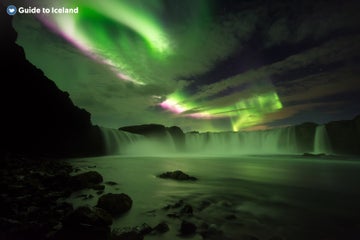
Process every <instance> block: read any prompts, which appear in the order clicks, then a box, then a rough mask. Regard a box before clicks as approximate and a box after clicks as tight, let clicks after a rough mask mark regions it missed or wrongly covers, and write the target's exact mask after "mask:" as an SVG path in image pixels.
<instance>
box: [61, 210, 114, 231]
mask: <svg viewBox="0 0 360 240" xmlns="http://www.w3.org/2000/svg"><path fill="white" fill-rule="evenodd" d="M111 224H112V217H111V215H110V214H109V213H108V212H106V211H105V210H104V209H101V208H97V207H94V208H92V209H91V208H90V207H79V208H77V209H75V210H74V211H73V212H71V213H70V214H69V215H67V216H66V217H65V218H64V220H63V225H64V226H65V227H68V226H71V227H74V226H75V227H77V226H79V225H91V226H97V227H106V226H110V225H111Z"/></svg>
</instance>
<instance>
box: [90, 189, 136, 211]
mask: <svg viewBox="0 0 360 240" xmlns="http://www.w3.org/2000/svg"><path fill="white" fill-rule="evenodd" d="M131 206H132V199H131V198H130V197H129V196H128V195H126V194H125V193H120V194H113V193H108V194H105V195H103V196H101V197H100V198H99V200H98V203H97V207H100V208H102V209H105V210H106V211H108V212H109V213H111V215H112V216H118V215H120V214H122V213H125V212H126V211H128V210H129V209H130V208H131Z"/></svg>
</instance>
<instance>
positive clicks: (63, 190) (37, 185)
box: [0, 155, 73, 239]
mask: <svg viewBox="0 0 360 240" xmlns="http://www.w3.org/2000/svg"><path fill="white" fill-rule="evenodd" d="M1 164H2V166H1V168H0V176H1V178H0V187H1V190H2V192H1V197H0V213H1V217H0V239H45V238H46V236H50V235H51V234H52V233H53V232H56V231H57V229H59V227H60V226H61V219H62V218H64V216H66V215H68V213H70V212H71V211H72V210H73V208H72V205H70V204H68V203H64V202H61V201H60V199H63V198H65V197H68V196H70V194H71V190H70V189H69V185H68V184H67V183H68V179H69V178H70V176H69V174H70V172H71V171H72V168H71V166H69V165H67V164H66V163H65V162H64V161H59V160H55V159H43V158H29V157H24V156H21V155H16V156H15V155H12V156H7V157H6V158H4V159H3V160H2V163H1ZM46 239H47V238H46Z"/></svg>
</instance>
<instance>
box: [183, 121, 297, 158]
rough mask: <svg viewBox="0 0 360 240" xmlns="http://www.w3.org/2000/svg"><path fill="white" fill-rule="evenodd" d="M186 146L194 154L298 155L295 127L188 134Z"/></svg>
mask: <svg viewBox="0 0 360 240" xmlns="http://www.w3.org/2000/svg"><path fill="white" fill-rule="evenodd" d="M186 146H187V150H188V151H189V152H192V153H209V154H293V153H297V147H296V135H295V127H286V128H278V129H271V130H264V131H252V132H222V133H187V134H186Z"/></svg>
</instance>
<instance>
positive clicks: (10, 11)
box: [6, 5, 17, 15]
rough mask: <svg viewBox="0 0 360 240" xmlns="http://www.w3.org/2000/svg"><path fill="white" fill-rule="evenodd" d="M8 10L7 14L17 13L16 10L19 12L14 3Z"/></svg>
mask: <svg viewBox="0 0 360 240" xmlns="http://www.w3.org/2000/svg"><path fill="white" fill-rule="evenodd" d="M6 12H7V14H9V15H15V14H16V12H17V8H16V7H15V6H14V5H9V6H8V7H7V8H6Z"/></svg>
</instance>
